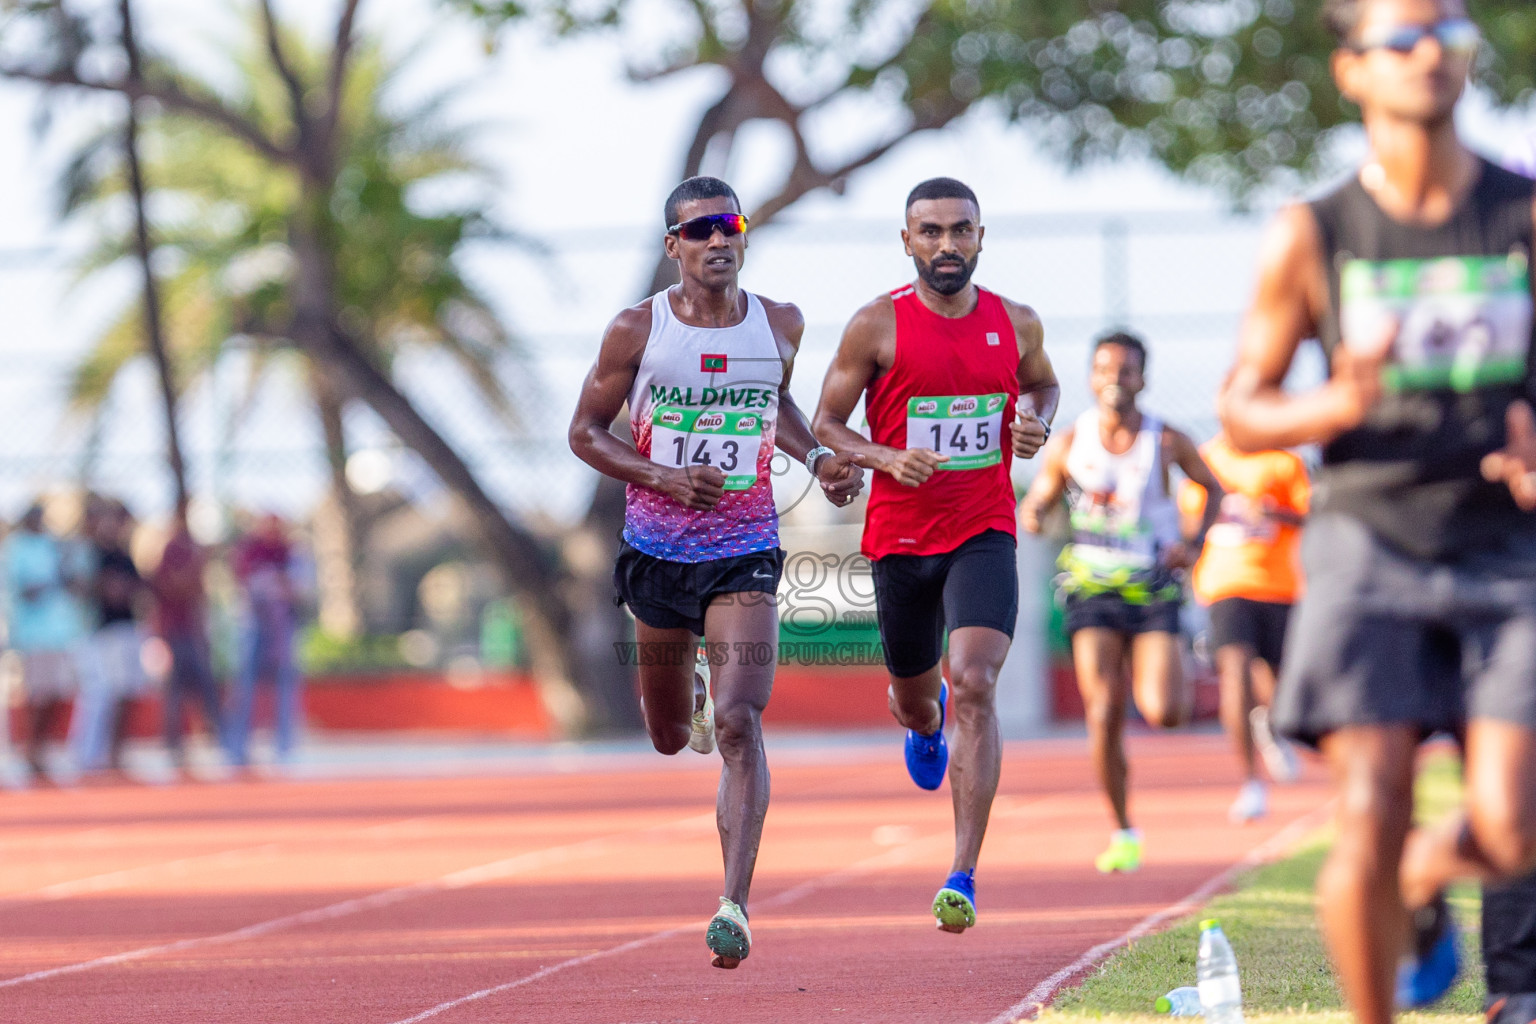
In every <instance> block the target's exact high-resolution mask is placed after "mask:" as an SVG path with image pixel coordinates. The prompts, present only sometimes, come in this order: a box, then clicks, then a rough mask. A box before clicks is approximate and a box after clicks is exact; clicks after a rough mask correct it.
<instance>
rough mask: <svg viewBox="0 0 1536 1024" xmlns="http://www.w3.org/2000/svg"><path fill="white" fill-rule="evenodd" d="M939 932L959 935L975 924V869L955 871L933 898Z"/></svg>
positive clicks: (934, 913)
mask: <svg viewBox="0 0 1536 1024" xmlns="http://www.w3.org/2000/svg"><path fill="white" fill-rule="evenodd" d="M933 916H934V917H936V918H937V919H938V925H939V931H941V932H952V933H954V934H955V935H959V934H960V933H961V932H963V931H965V930H966V929H967V928H969V927H971V926H972V925H974V924H975V923H976V869H975V868H972V869H971V870H969V871H956V872H955V873H954V874H952V875H950V876H949V879H948V881H946V882H945V883H944V887H943V888H942V889H940V890H939V892H938V895H936V896H934V898H933Z"/></svg>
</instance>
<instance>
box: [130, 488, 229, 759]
mask: <svg viewBox="0 0 1536 1024" xmlns="http://www.w3.org/2000/svg"><path fill="white" fill-rule="evenodd" d="M206 567H207V558H206V556H205V555H204V553H203V549H202V547H201V546H199V545H198V543H197V541H195V540H193V539H192V533H191V531H190V530H189V529H188V528H187V507H186V504H185V503H182V504H180V505H178V506H177V508H176V516H175V519H174V521H173V522H172V524H171V536H170V539H169V540H167V541H166V544H165V550H164V551H163V552H161V555H160V564H159V566H158V567H157V568H156V569H155V571H154V574H153V575H152V576H151V577H150V581H149V582H150V590H151V591H152V592H153V593H154V595H155V613H156V614H155V619H156V627H157V631H158V632H159V634H160V638H161V639H162V640H164V641H165V645H166V647H168V648H169V649H170V654H171V673H170V678H169V680H168V682H167V684H166V690H165V749H166V751H167V752H168V753H169V754H170V756H171V760H172V761H173V762H174V763H175V764H176V766H177V767H179V768H185V767H186V750H185V745H184V739H185V731H186V718H185V714H184V712H183V706H182V705H183V701H184V700H186V699H188V698H190V699H192V700H193V701H195V702H200V703H201V705H202V709H203V721H204V722H205V723H206V724H207V726H208V729H209V730H210V731H211V732H212V733H213V734H214V736H215V737H216V738H217V739H218V741H219V743H220V745H221V746H226V747H227V746H228V744H227V742H226V737H225V734H224V724H223V715H222V714H221V713H220V711H219V687H218V683H217V682H215V681H214V678H213V664H212V657H211V652H210V650H209V644H208V600H207V593H206V591H205V590H204V587H203V571H204V569H205V568H206Z"/></svg>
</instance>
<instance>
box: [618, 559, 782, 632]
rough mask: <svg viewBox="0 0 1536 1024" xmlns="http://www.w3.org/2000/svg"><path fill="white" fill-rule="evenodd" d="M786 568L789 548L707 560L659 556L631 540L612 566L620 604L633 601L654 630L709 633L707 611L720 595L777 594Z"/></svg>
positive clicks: (632, 605) (631, 604)
mask: <svg viewBox="0 0 1536 1024" xmlns="http://www.w3.org/2000/svg"><path fill="white" fill-rule="evenodd" d="M783 573H784V551H783V549H782V548H770V549H768V550H766V551H754V552H753V553H751V554H749V555H733V556H731V557H729V558H716V559H711V560H710V561H707V562H673V561H669V560H667V559H665V558H656V557H655V556H653V555H648V554H646V553H645V552H643V551H641V550H639V549H638V548H634V547H631V546H630V545H629V543H628V542H623V541H621V542H620V544H619V558H618V562H617V563H616V564H615V565H614V567H613V588H614V590H615V591H616V595H615V597H614V603H615V604H621V605H628V606H629V610H630V611H631V612H634V614H635V618H637V619H639V620H640V621H641V622H643V623H645V624H646V625H647V626H650V627H651V628H652V629H682V628H686V629H688V630H689V631H690V632H691V633H693V635H694V636H703V635H704V612H705V610H706V609H708V608H709V603H710V602H711V601H713V600H714V599H715V598H717V597H719V596H720V595H721V594H754V593H756V594H773V593H774V592H775V591H777V590H778V589H779V577H780V576H782V575H783Z"/></svg>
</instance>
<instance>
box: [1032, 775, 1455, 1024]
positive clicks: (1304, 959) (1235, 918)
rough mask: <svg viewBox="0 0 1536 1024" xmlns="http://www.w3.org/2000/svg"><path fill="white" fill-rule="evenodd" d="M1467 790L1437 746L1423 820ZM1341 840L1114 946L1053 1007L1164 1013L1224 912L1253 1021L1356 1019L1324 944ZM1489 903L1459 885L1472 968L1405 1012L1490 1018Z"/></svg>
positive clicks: (1069, 1013) (1421, 807)
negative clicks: (1161, 1005)
mask: <svg viewBox="0 0 1536 1024" xmlns="http://www.w3.org/2000/svg"><path fill="white" fill-rule="evenodd" d="M1460 798H1461V779H1460V766H1459V763H1458V762H1457V760H1456V759H1455V757H1454V756H1452V755H1450V754H1448V753H1446V752H1444V751H1434V752H1432V753H1431V754H1430V755H1429V756H1428V757H1427V758H1426V760H1425V764H1424V770H1423V771H1422V772H1421V773H1420V776H1419V780H1418V784H1417V786H1416V788H1415V803H1416V805H1417V806H1416V814H1417V816H1418V818H1419V820H1421V821H1430V820H1434V819H1435V818H1438V817H1440V816H1441V815H1443V814H1444V813H1446V811H1448V810H1449V809H1450V808H1451V807H1453V806H1455V804H1456V803H1457V802H1458V801H1459V800H1460ZM1332 839H1333V830H1332V827H1331V826H1330V827H1328V828H1324V829H1322V830H1319V832H1318V833H1317V834H1316V835H1314V836H1312V837H1310V838H1309V839H1307V840H1306V841H1304V842H1303V843H1302V844H1301V845H1300V846H1299V847H1298V848H1297V849H1296V850H1295V851H1294V852H1293V853H1291V854H1290V855H1289V856H1287V857H1286V858H1284V859H1283V860H1279V861H1276V862H1275V863H1273V864H1268V865H1264V866H1262V867H1259V868H1256V869H1254V870H1253V871H1251V872H1248V873H1247V874H1246V875H1244V876H1243V877H1242V878H1240V879H1239V880H1238V883H1237V887H1236V889H1235V890H1234V891H1232V892H1229V893H1224V894H1222V895H1220V896H1217V897H1215V898H1213V899H1212V900H1211V901H1210V902H1209V903H1207V904H1206V906H1205V907H1204V908H1203V909H1201V910H1200V911H1199V912H1198V913H1196V914H1194V915H1192V916H1190V917H1189V918H1186V919H1184V920H1181V921H1179V922H1177V923H1176V924H1174V925H1172V926H1171V927H1169V928H1168V929H1167V930H1165V931H1162V932H1159V933H1157V934H1156V935H1149V936H1146V937H1144V938H1142V939H1139V940H1138V941H1136V942H1134V943H1132V944H1130V945H1129V946H1127V947H1125V948H1124V949H1121V950H1119V951H1117V952H1116V953H1114V954H1112V955H1111V956H1110V957H1109V958H1108V959H1107V960H1106V961H1105V962H1104V963H1103V964H1102V965H1101V966H1100V967H1099V968H1097V969H1096V970H1094V971H1093V972H1091V973H1090V974H1089V975H1088V977H1087V978H1086V979H1084V981H1083V983H1082V985H1081V986H1079V987H1077V988H1072V989H1067V990H1065V991H1063V992H1062V993H1060V994H1059V995H1058V996H1057V997H1056V999H1055V1001H1054V1003H1053V1005H1052V1007H1051V1008H1050V1009H1049V1010H1048V1011H1046V1015H1048V1016H1052V1017H1059V1018H1078V1017H1091V1018H1095V1019H1099V1020H1106V1019H1107V1020H1111V1021H1119V1020H1123V1021H1126V1022H1131V1021H1138V1020H1146V1019H1154V1018H1157V1017H1159V1016H1160V1015H1159V1014H1157V1013H1155V1012H1154V1011H1153V1009H1152V1001H1153V1000H1154V999H1156V998H1157V997H1158V996H1160V995H1162V994H1163V993H1164V992H1167V991H1169V990H1170V989H1174V988H1177V987H1179V986H1181V985H1193V984H1194V983H1195V952H1196V949H1197V947H1198V945H1199V922H1200V921H1201V920H1204V919H1205V918H1208V917H1215V918H1218V919H1219V920H1220V921H1221V924H1222V930H1223V931H1225V932H1226V933H1227V938H1228V939H1229V940H1230V941H1231V943H1232V949H1233V951H1234V952H1235V953H1236V954H1237V961H1238V967H1239V970H1240V971H1241V974H1242V983H1243V1010H1244V1015H1245V1017H1246V1018H1247V1020H1248V1021H1250V1022H1253V1024H1263V1022H1264V1021H1266V1020H1268V1019H1270V1018H1274V1019H1276V1020H1284V1021H1286V1022H1289V1024H1297V1022H1302V1021H1304V1022H1307V1024H1345V1022H1347V1021H1349V1020H1350V1019H1351V1018H1350V1016H1349V1014H1348V1013H1347V1012H1346V1011H1345V1010H1344V1008H1343V1000H1342V998H1341V997H1340V994H1339V989H1338V985H1337V983H1336V981H1335V980H1334V974H1333V968H1332V966H1331V965H1330V963H1329V961H1328V956H1327V954H1326V953H1325V952H1324V950H1323V942H1322V936H1321V935H1320V934H1319V933H1318V930H1317V921H1316V909H1315V899H1316V883H1317V872H1318V869H1319V868H1320V867H1321V866H1322V863H1323V860H1324V858H1326V857H1327V855H1328V848H1329V846H1330V844H1331V842H1332ZM1480 904H1481V900H1480V898H1479V890H1478V888H1477V887H1476V886H1462V887H1458V888H1456V889H1453V890H1452V892H1451V905H1452V906H1453V907H1454V908H1455V910H1456V913H1457V917H1458V919H1459V920H1460V921H1461V923H1462V925H1463V929H1462V938H1463V943H1464V953H1465V960H1464V963H1466V964H1468V965H1470V967H1469V969H1468V970H1466V971H1465V972H1464V973H1463V975H1462V978H1461V980H1460V981H1459V982H1458V983H1457V984H1456V986H1455V988H1453V989H1452V990H1451V992H1450V993H1449V994H1448V995H1447V996H1446V998H1444V999H1442V1000H1441V1001H1440V1002H1439V1003H1437V1004H1436V1005H1435V1006H1433V1007H1431V1008H1429V1009H1428V1010H1424V1011H1420V1012H1415V1013H1410V1014H1402V1015H1400V1017H1399V1019H1400V1020H1403V1021H1406V1022H1412V1021H1415V1020H1419V1019H1421V1018H1422V1019H1425V1020H1433V1021H1435V1022H1436V1024H1447V1021H1448V1019H1459V1020H1465V1021H1468V1022H1470V1021H1473V1020H1476V1021H1481V1020H1482V1006H1483V979H1482V960H1481V958H1480V957H1479V950H1478V941H1477V921H1478V914H1479V910H1480Z"/></svg>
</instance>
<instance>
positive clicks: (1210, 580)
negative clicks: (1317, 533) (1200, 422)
mask: <svg viewBox="0 0 1536 1024" xmlns="http://www.w3.org/2000/svg"><path fill="white" fill-rule="evenodd" d="M1200 457H1201V458H1202V459H1204V460H1205V464H1206V465H1207V466H1209V467H1210V468H1211V472H1212V473H1214V474H1216V479H1217V480H1219V481H1221V486H1222V488H1223V489H1224V490H1225V491H1226V495H1225V496H1224V497H1223V498H1222V499H1221V510H1220V512H1219V513H1218V515H1217V517H1216V522H1215V523H1214V524H1213V525H1212V526H1211V529H1210V532H1209V533H1207V534H1206V537H1205V549H1204V551H1203V552H1202V553H1201V555H1200V560H1199V561H1198V562H1196V563H1195V568H1194V572H1192V573H1191V574H1190V583H1191V589H1192V590H1193V591H1194V594H1195V599H1196V600H1197V601H1199V602H1200V603H1201V604H1202V605H1204V606H1205V607H1206V609H1207V612H1208V614H1209V617H1210V626H1209V630H1208V632H1207V638H1208V647H1209V650H1210V652H1211V660H1212V662H1213V663H1214V664H1215V666H1216V674H1217V677H1218V679H1219V680H1220V683H1221V724H1222V726H1223V727H1224V728H1225V729H1226V731H1227V735H1228V736H1229V737H1231V739H1232V743H1233V745H1234V746H1235V747H1236V748H1237V756H1238V760H1239V761H1240V762H1241V763H1242V767H1243V778H1244V782H1243V787H1242V789H1241V790H1239V791H1238V794H1237V799H1236V800H1234V801H1233V802H1232V807H1231V809H1230V810H1229V812H1228V816H1229V817H1230V818H1231V819H1232V820H1233V821H1234V822H1238V823H1241V822H1248V821H1254V820H1256V819H1258V818H1262V817H1264V815H1266V814H1268V813H1269V796H1268V793H1267V792H1266V790H1265V788H1264V783H1263V782H1262V781H1260V779H1259V774H1258V766H1257V764H1256V763H1255V761H1256V759H1255V757H1254V751H1255V748H1257V750H1258V753H1259V755H1260V756H1261V757H1262V758H1263V760H1264V767H1265V768H1266V769H1268V770H1269V775H1270V777H1271V778H1272V779H1274V780H1275V781H1276V782H1290V781H1292V780H1293V779H1295V778H1296V775H1297V774H1298V772H1299V771H1300V765H1299V763H1298V762H1297V759H1296V752H1295V751H1294V750H1292V749H1291V747H1290V744H1288V743H1287V742H1286V741H1285V740H1284V739H1281V738H1280V737H1277V736H1276V735H1275V734H1274V730H1273V729H1272V728H1271V726H1270V722H1269V705H1270V702H1271V701H1272V700H1273V699H1274V696H1275V673H1276V672H1277V671H1278V669H1279V668H1280V654H1281V649H1282V647H1283V646H1284V644H1285V629H1286V623H1287V622H1288V621H1289V619H1290V614H1291V605H1292V604H1293V603H1294V602H1295V601H1296V598H1297V596H1298V595H1299V594H1300V592H1301V557H1300V550H1299V547H1300V542H1301V523H1302V520H1303V519H1304V518H1305V517H1306V514H1307V505H1308V502H1309V501H1310V497H1311V485H1310V483H1309V481H1308V480H1307V467H1306V464H1305V463H1303V462H1302V461H1301V459H1300V458H1299V457H1298V456H1296V455H1295V454H1293V453H1291V452H1285V451H1261V452H1252V453H1249V452H1240V451H1238V450H1237V449H1236V448H1233V447H1232V443H1231V441H1229V440H1228V439H1227V436H1226V435H1225V434H1218V435H1216V436H1215V437H1214V438H1212V439H1211V440H1209V441H1207V442H1206V443H1205V444H1203V445H1201V446H1200ZM1205 504H1206V494H1205V488H1203V487H1201V486H1200V485H1199V484H1197V483H1195V482H1194V481H1186V482H1185V484H1184V487H1183V488H1182V489H1181V490H1180V492H1179V506H1180V511H1181V512H1182V513H1183V515H1184V522H1185V530H1186V532H1194V530H1196V529H1198V526H1197V525H1195V524H1198V523H1199V521H1200V520H1202V519H1203V518H1204V516H1205Z"/></svg>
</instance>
